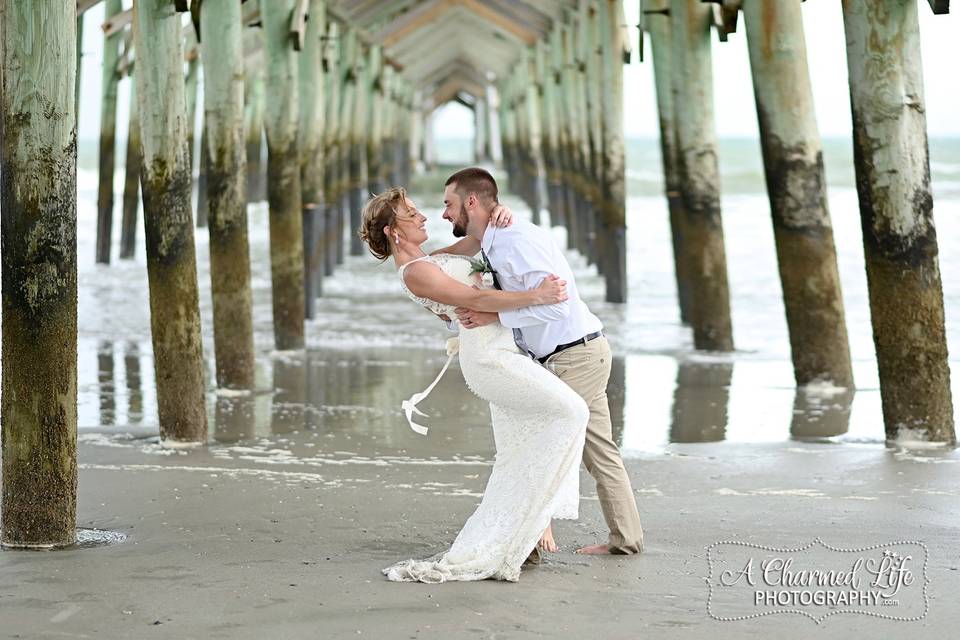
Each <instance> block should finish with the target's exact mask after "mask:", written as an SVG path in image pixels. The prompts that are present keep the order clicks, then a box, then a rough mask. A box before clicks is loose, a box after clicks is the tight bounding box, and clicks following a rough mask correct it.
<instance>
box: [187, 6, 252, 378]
mask: <svg viewBox="0 0 960 640" xmlns="http://www.w3.org/2000/svg"><path fill="white" fill-rule="evenodd" d="M200 21H201V24H202V25H203V38H202V40H201V43H200V46H201V47H202V50H203V79H204V82H203V106H204V113H203V123H204V127H203V134H202V135H201V140H202V141H203V144H202V145H201V147H200V167H201V170H203V168H204V167H206V172H205V173H206V177H207V179H206V189H204V191H206V193H207V200H208V202H209V220H208V222H209V224H208V229H209V233H210V282H211V290H212V297H213V347H214V352H215V355H216V367H217V386H218V387H222V388H227V389H252V388H253V370H254V351H253V303H252V294H251V291H250V247H249V242H248V240H247V196H246V149H245V144H244V126H243V124H244V123H243V121H244V117H243V116H244V113H243V112H244V107H243V90H244V87H243V85H244V81H243V71H244V65H243V38H242V31H243V24H242V21H241V9H240V4H239V3H237V2H234V0H205V1H204V2H203V4H202V5H200Z"/></svg>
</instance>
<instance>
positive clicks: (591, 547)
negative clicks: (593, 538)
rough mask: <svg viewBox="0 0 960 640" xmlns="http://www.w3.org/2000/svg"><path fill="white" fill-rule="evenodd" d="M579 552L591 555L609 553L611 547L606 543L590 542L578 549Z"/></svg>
mask: <svg viewBox="0 0 960 640" xmlns="http://www.w3.org/2000/svg"><path fill="white" fill-rule="evenodd" d="M577 553H582V554H584V555H589V556H600V555H608V554H609V553H610V547H608V546H607V545H605V544H588V545H587V546H585V547H580V548H579V549H577Z"/></svg>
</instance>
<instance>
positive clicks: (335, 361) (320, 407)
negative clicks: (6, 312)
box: [78, 139, 960, 455]
mask: <svg viewBox="0 0 960 640" xmlns="http://www.w3.org/2000/svg"><path fill="white" fill-rule="evenodd" d="M91 146H92V145H90V144H84V145H81V150H80V159H81V162H80V165H81V166H80V170H79V177H78V190H79V200H78V218H79V228H78V252H79V282H80V285H79V334H80V335H79V367H80V368H79V416H80V428H81V430H82V431H84V432H87V433H91V434H92V433H94V432H106V433H108V434H120V433H130V434H133V435H134V436H137V437H141V436H143V437H148V436H150V435H152V434H155V433H156V431H157V425H158V419H157V413H156V411H157V410H156V394H155V389H154V372H153V358H152V350H151V344H150V322H149V321H150V316H149V301H148V289H147V276H146V266H145V265H146V261H145V255H144V249H143V241H142V229H143V226H142V224H140V225H139V227H138V245H137V256H136V259H135V260H133V261H120V260H118V259H117V252H118V246H119V226H118V225H119V219H120V212H119V198H120V193H121V191H122V180H123V176H122V172H118V173H117V176H116V180H115V187H116V190H117V202H118V205H117V206H118V210H117V211H116V212H115V214H114V215H115V217H114V220H115V222H114V253H113V262H112V264H111V265H96V264H94V243H95V234H96V184H97V180H96V169H95V158H96V150H95V149H93V150H92V151H91ZM458 149H459V150H460V151H459V152H458V151H457V150H458ZM469 149H470V143H469V141H462V140H461V141H456V140H454V141H440V142H438V151H441V150H445V153H446V155H444V154H439V155H440V156H441V158H442V159H445V160H451V161H454V162H456V161H457V157H458V153H462V154H463V158H462V159H463V160H464V162H463V163H464V164H467V163H469V160H470V158H469V156H468V154H467V152H468V151H469ZM121 152H122V147H121ZM930 152H931V172H932V179H933V190H934V197H935V217H936V223H937V227H938V235H939V241H940V266H941V273H942V276H943V285H944V299H945V304H946V320H947V333H948V342H949V347H950V354H951V356H950V359H951V368H952V370H953V371H954V376H953V389H954V391H953V395H954V399H955V406H956V398H960V384H958V374H957V372H958V371H960V367H958V366H957V365H958V362H960V358H958V354H960V139H934V140H931V141H930ZM824 158H825V164H826V168H827V178H828V189H829V206H830V211H831V215H832V217H833V224H834V227H835V237H836V244H837V253H838V260H839V266H840V275H841V283H842V287H843V295H844V304H845V306H846V321H847V329H848V333H849V337H850V347H851V354H852V357H853V361H854V373H855V381H856V386H857V391H856V392H855V393H841V392H838V391H837V390H831V389H821V390H813V391H810V392H808V393H797V391H796V389H795V387H794V381H793V374H792V368H791V363H790V349H789V341H788V336H787V328H786V321H785V318H784V311H783V304H782V300H781V291H780V284H779V279H778V276H777V266H776V255H775V251H774V242H773V231H772V226H771V222H770V215H769V205H768V202H767V197H766V193H765V188H764V182H763V174H762V164H761V161H760V150H759V143H758V142H757V141H756V140H736V139H734V140H722V141H721V144H720V167H721V180H722V185H723V197H722V208H723V224H724V234H725V238H726V250H727V267H728V273H729V280H730V289H731V306H732V314H733V325H734V340H735V343H736V348H737V349H736V351H735V352H734V353H731V354H717V353H704V352H697V351H695V350H694V349H693V345H692V338H691V335H690V330H689V329H688V328H687V327H684V326H683V325H681V324H680V322H679V312H678V308H677V301H676V288H675V281H674V275H673V262H672V250H671V245H670V232H669V224H668V217H667V207H666V201H665V199H664V198H663V196H662V192H663V187H662V178H661V174H660V159H659V151H658V145H657V142H656V141H655V140H630V141H629V142H628V155H627V171H628V247H629V248H628V252H629V257H628V260H629V302H628V303H627V304H625V305H613V304H607V303H605V302H604V301H603V292H604V287H603V280H602V278H600V277H599V276H598V275H597V274H596V271H595V269H594V268H592V267H590V266H589V265H587V264H586V262H585V261H584V259H583V258H582V257H581V256H579V255H577V254H575V253H574V254H569V256H568V257H569V260H570V262H571V265H572V266H573V268H574V271H575V274H576V277H577V280H578V285H579V287H580V290H581V293H582V295H583V297H584V299H585V300H586V302H587V303H588V305H589V306H590V307H591V309H593V310H594V311H595V312H596V313H597V314H598V315H599V316H600V317H601V319H602V320H603V322H604V324H605V327H606V329H607V332H608V334H609V335H610V340H611V342H612V344H613V348H614V352H615V361H614V367H613V375H612V378H611V385H610V397H611V406H612V411H613V415H614V427H615V432H616V436H617V438H618V441H619V442H620V444H621V446H622V447H623V449H624V452H625V455H631V453H634V452H649V451H658V450H662V449H663V448H664V447H666V446H668V445H669V443H670V442H698V441H711V440H728V441H735V442H762V441H785V442H786V441H789V440H790V439H791V438H795V439H797V438H799V439H808V438H813V439H820V440H826V441H830V442H839V443H843V444H845V445H847V446H880V445H882V443H883V434H884V430H883V422H882V414H881V410H880V394H879V387H878V380H877V372H876V363H875V353H874V349H873V342H872V336H871V328H870V316H869V306H868V298H867V289H866V276H865V273H864V267H863V251H862V246H861V234H860V227H859V212H858V207H857V197H856V192H855V189H854V185H853V168H852V152H851V149H850V148H849V141H846V142H845V141H842V140H826V141H825V143H824ZM120 162H121V163H122V159H121V161H120ZM118 166H121V167H122V164H119V165H118ZM500 177H501V178H502V177H503V176H502V173H501V175H500ZM439 196H440V194H439V193H436V194H434V193H428V194H427V193H425V194H415V196H414V199H415V200H416V201H417V202H418V204H419V206H420V208H421V210H423V211H424V212H425V213H426V214H427V215H428V216H429V218H430V220H429V223H428V231H429V233H430V236H431V240H430V241H429V243H428V246H427V248H428V249H430V248H436V247H439V246H442V245H444V244H447V243H448V242H450V241H451V240H452V236H451V234H450V229H449V225H448V224H447V223H446V222H445V221H443V220H442V219H441V218H440V210H439V209H438V208H437V207H436V206H434V205H435V204H436V203H437V202H438V201H439V199H440V198H439ZM505 200H506V202H507V203H508V204H509V205H510V206H511V207H513V208H514V209H515V210H516V211H517V214H518V215H520V216H529V215H530V212H529V211H528V210H526V209H525V207H524V205H523V204H522V203H521V202H520V201H519V200H518V199H517V198H515V197H512V196H510V195H509V194H508V195H506V197H505ZM249 221H250V231H251V233H250V237H251V261H252V265H253V290H254V325H255V344H256V349H257V356H258V357H257V381H258V383H257V386H258V389H257V391H256V393H255V394H253V396H251V397H247V398H245V399H239V398H235V397H233V396H232V395H231V394H227V393H223V392H219V393H218V392H217V390H216V388H215V382H214V380H213V371H214V367H213V339H212V306H211V301H210V277H209V252H208V236H207V230H206V229H196V230H195V231H196V245H197V259H198V281H199V285H200V305H201V320H202V324H203V333H204V358H205V370H206V376H207V384H208V396H207V397H208V413H209V416H210V421H211V424H212V427H211V432H212V433H213V434H214V435H215V436H216V434H218V433H219V434H228V433H229V434H233V435H229V436H224V437H230V438H233V439H234V440H243V439H244V438H262V437H270V436H271V434H276V433H286V432H289V431H290V429H293V428H306V429H312V430H321V431H322V430H325V429H335V430H338V432H341V433H352V432H354V431H355V432H356V433H357V434H361V435H362V434H363V433H364V432H365V431H368V430H370V429H374V430H375V431H376V432H377V433H379V434H381V435H382V436H383V434H389V435H388V436H383V437H386V439H387V441H388V442H392V443H394V445H395V446H396V447H398V448H402V449H403V451H407V452H408V453H409V454H410V455H424V452H425V451H427V452H430V453H432V454H435V455H439V454H440V453H441V452H442V446H440V447H438V443H436V442H434V443H432V444H431V443H426V441H425V439H418V437H416V436H412V434H410V433H409V430H408V429H407V427H406V425H405V421H404V420H403V418H402V414H401V413H400V411H399V405H400V401H401V400H403V399H405V398H407V397H408V396H409V395H411V394H412V393H414V392H416V391H419V390H421V389H423V388H424V387H425V386H426V385H427V384H428V383H429V382H430V380H432V378H433V376H434V375H435V374H436V372H437V371H438V370H439V368H440V366H441V365H442V363H443V361H444V360H445V353H444V350H443V346H444V345H443V342H444V340H445V338H446V337H447V332H446V329H445V328H444V327H443V326H442V325H441V324H440V323H438V322H437V321H436V320H435V319H434V318H433V317H432V315H431V314H429V313H426V312H425V311H424V310H422V309H420V308H418V307H417V306H416V305H414V304H412V303H411V302H410V301H409V300H407V299H406V298H405V297H404V296H403V295H402V293H401V292H400V289H399V286H398V283H397V281H396V273H395V271H394V269H393V267H392V263H387V264H382V265H381V264H378V263H377V262H376V261H375V260H374V259H373V258H371V257H370V256H367V255H364V256H357V257H348V259H347V261H346V263H345V264H344V265H343V266H341V267H340V268H339V269H338V271H337V273H336V275H335V276H334V277H333V278H329V279H327V280H326V281H325V283H324V287H325V293H324V295H323V297H322V298H321V299H320V300H319V301H318V316H317V318H316V319H314V320H311V321H308V323H307V343H308V348H307V351H306V352H301V353H289V352H275V351H274V350H273V346H272V343H273V339H272V320H271V306H270V304H271V303H270V272H269V244H268V218H267V208H266V205H265V203H257V204H253V205H251V206H250V207H249ZM141 222H142V221H141ZM554 234H555V237H556V240H557V242H559V243H561V244H564V243H565V237H564V231H563V230H562V229H559V228H555V229H554ZM564 246H565V244H564ZM305 372H306V373H305ZM305 379H306V382H305ZM291 389H293V390H294V392H293V393H292V394H291ZM297 389H299V390H300V391H299V392H297V391H296V390H297ZM430 403H433V408H432V409H431V408H430V406H427V407H426V410H427V413H430V414H431V419H432V420H433V422H430V424H431V425H432V426H436V425H437V424H438V423H441V422H443V421H455V423H457V424H460V423H463V424H470V425H473V426H472V428H476V429H486V428H487V427H486V422H485V421H486V407H485V405H483V404H482V403H480V402H479V401H478V400H477V399H476V398H474V397H473V396H472V394H470V393H469V391H468V390H467V389H466V388H465V386H464V385H463V382H462V380H460V379H459V375H458V374H457V372H456V371H455V369H453V370H451V373H450V374H448V376H447V378H446V379H445V380H444V382H443V383H442V384H441V386H440V387H438V390H437V391H436V392H435V393H434V395H433V396H431V398H430V400H429V401H428V403H425V404H427V405H429V404H430ZM241 406H242V407H243V408H242V411H241V410H240V409H239V407H241ZM241 413H242V414H243V418H242V421H243V422H244V425H245V426H243V427H242V428H239V429H238V428H237V424H236V423H237V421H238V419H239V418H238V415H240V414H241ZM291 425H292V426H291ZM358 437H359V436H358ZM391 451H392V450H391ZM482 453H483V452H477V454H478V455H480V454H482Z"/></svg>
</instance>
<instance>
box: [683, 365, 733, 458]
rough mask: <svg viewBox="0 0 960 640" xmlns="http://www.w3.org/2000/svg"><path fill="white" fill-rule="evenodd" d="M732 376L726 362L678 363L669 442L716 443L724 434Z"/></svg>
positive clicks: (731, 371)
mask: <svg viewBox="0 0 960 640" xmlns="http://www.w3.org/2000/svg"><path fill="white" fill-rule="evenodd" d="M732 378H733V364H732V363H729V362H720V363H701V362H690V361H681V362H680V366H679V367H678V368H677V386H676V388H675V390H674V392H673V411H672V419H671V422H670V442H718V441H720V440H723V439H724V438H725V437H726V429H727V406H728V404H729V402H730V381H731V379H732Z"/></svg>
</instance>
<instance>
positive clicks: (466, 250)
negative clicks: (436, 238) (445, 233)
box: [430, 236, 480, 256]
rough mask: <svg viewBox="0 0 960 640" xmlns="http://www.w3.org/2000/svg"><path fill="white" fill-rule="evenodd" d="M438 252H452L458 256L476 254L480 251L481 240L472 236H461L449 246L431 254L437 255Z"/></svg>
mask: <svg viewBox="0 0 960 640" xmlns="http://www.w3.org/2000/svg"><path fill="white" fill-rule="evenodd" d="M438 253H452V254H454V255H458V256H475V255H477V254H478V253H480V241H479V240H477V239H476V238H474V237H472V236H467V237H466V238H460V239H459V240H457V241H456V242H454V243H453V244H452V245H450V246H449V247H444V248H443V249H437V250H436V251H431V252H430V255H432V256H435V255H437V254H438Z"/></svg>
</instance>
